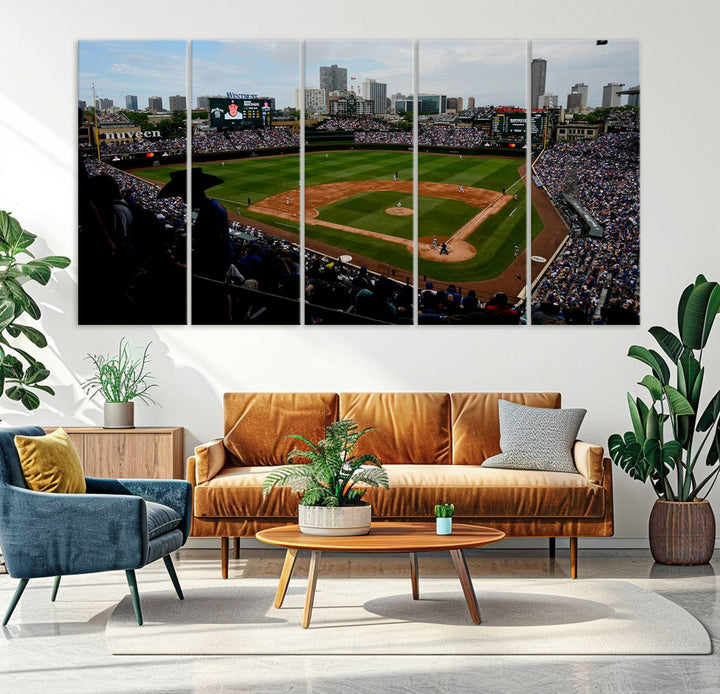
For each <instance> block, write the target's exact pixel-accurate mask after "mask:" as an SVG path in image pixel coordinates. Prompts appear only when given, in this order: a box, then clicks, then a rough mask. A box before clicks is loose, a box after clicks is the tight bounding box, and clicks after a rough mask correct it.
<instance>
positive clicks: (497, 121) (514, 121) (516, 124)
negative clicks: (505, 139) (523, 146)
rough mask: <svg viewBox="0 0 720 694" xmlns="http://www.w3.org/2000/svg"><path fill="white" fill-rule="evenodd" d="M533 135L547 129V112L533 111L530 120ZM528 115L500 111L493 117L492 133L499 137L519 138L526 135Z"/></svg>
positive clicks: (519, 111) (522, 112) (520, 112)
mask: <svg viewBox="0 0 720 694" xmlns="http://www.w3.org/2000/svg"><path fill="white" fill-rule="evenodd" d="M530 123H531V132H532V134H533V135H536V134H538V133H542V132H543V131H544V129H545V111H533V113H532V117H531V119H530ZM526 124H527V114H526V112H525V111H521V110H519V109H518V110H517V111H515V110H513V111H504V112H501V111H498V112H496V113H495V115H493V119H492V133H493V135H498V136H508V135H510V136H513V135H514V136H519V135H524V134H525V126H526Z"/></svg>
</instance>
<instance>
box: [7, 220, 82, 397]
mask: <svg viewBox="0 0 720 694" xmlns="http://www.w3.org/2000/svg"><path fill="white" fill-rule="evenodd" d="M36 238H37V237H36V236H35V234H31V233H30V232H29V231H26V230H25V229H23V228H22V227H21V226H20V223H19V222H18V221H17V219H15V218H14V217H12V216H11V215H10V214H8V213H7V212H1V211H0V397H2V395H3V394H4V395H5V396H7V397H8V398H9V399H10V400H15V401H18V402H20V403H21V404H22V405H23V406H24V407H25V408H26V409H28V410H34V409H36V408H37V407H38V406H39V405H40V398H39V396H38V392H39V393H47V394H48V395H55V392H54V390H53V389H52V388H51V387H50V386H49V385H47V384H46V383H43V381H45V380H47V378H48V377H49V376H50V371H49V370H48V369H47V368H46V367H45V365H44V364H43V363H42V362H41V361H40V360H39V359H36V358H35V357H34V356H33V355H32V354H31V353H30V352H28V351H26V350H25V349H23V347H25V345H24V344H23V341H25V342H29V343H30V344H32V345H34V346H35V347H37V348H39V349H42V348H44V347H46V346H47V339H46V338H45V335H43V333H42V332H41V331H40V330H38V329H37V328H35V327H33V326H32V325H28V324H27V323H26V322H25V320H27V318H26V317H25V314H27V317H29V318H31V319H33V320H38V319H39V318H40V307H39V306H38V305H37V303H36V302H35V300H34V299H33V298H32V297H31V296H30V294H29V293H28V291H27V287H28V285H29V284H30V283H31V282H37V283H39V284H47V283H48V282H49V281H50V276H51V274H52V269H53V268H65V267H67V266H68V265H69V264H70V259H69V258H66V257H65V256H61V255H49V256H46V257H44V258H36V257H35V256H34V255H33V254H32V253H31V252H30V250H29V247H30V246H31V245H32V243H33V241H35V239H36ZM18 340H19V342H18ZM20 345H22V346H20Z"/></svg>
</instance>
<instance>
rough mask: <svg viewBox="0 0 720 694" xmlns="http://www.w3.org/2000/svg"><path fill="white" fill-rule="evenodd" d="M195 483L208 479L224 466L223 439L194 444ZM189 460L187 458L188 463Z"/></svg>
mask: <svg viewBox="0 0 720 694" xmlns="http://www.w3.org/2000/svg"><path fill="white" fill-rule="evenodd" d="M193 457H194V458H195V483H196V484H202V483H203V482H208V481H210V480H211V479H212V478H213V477H215V475H217V474H218V472H220V470H222V469H223V468H224V467H225V458H226V456H225V444H224V443H223V439H213V440H212V441H208V442H207V443H201V444H200V445H199V446H195V455H194V456H193ZM189 464H190V460H188V465H189Z"/></svg>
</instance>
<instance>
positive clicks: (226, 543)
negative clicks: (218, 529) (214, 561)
mask: <svg viewBox="0 0 720 694" xmlns="http://www.w3.org/2000/svg"><path fill="white" fill-rule="evenodd" d="M229 554H230V538H229V537H222V538H220V565H221V571H222V577H223V578H227V577H228V563H229V561H230V557H229V556H228V555H229Z"/></svg>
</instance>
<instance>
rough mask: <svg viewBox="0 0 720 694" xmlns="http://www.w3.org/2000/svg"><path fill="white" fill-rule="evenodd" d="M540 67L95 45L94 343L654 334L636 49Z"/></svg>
mask: <svg viewBox="0 0 720 694" xmlns="http://www.w3.org/2000/svg"><path fill="white" fill-rule="evenodd" d="M530 45H531V58H530V59H528V52H529V46H528V42H527V41H525V40H508V41H501V40H483V39H475V40H457V41H455V40H432V39H423V40H420V41H417V42H413V41H409V40H404V41H403V40H398V41H392V40H317V39H314V40H307V41H305V42H298V41H290V40H283V41H271V40H257V39H238V40H236V41H193V42H185V41H82V42H80V43H79V161H80V163H79V182H78V190H79V271H78V272H79V292H78V315H79V321H80V323H81V324H125V325H132V324H185V323H186V322H188V321H189V322H190V323H192V324H205V325H208V324H216V325H221V324H231V325H245V326H250V325H263V324H264V325H268V324H276V325H301V324H304V325H308V326H320V325H337V324H347V325H352V324H358V325H406V326H411V325H422V326H428V325H475V326H479V325H482V326H490V325H508V324H510V325H518V326H520V325H527V324H530V323H531V324H532V325H536V324H537V325H540V324H551V325H567V324H585V325H611V324H618V323H625V324H633V323H635V324H636V323H639V317H640V297H639V272H638V266H639V223H640V216H639V120H640V119H639V102H640V86H639V85H640V80H639V59H638V56H639V46H638V43H637V42H635V41H614V40H592V41H589V40H588V41H581V40H572V41H570V40H567V41H565V40H555V41H534V42H532V43H531V44H530ZM188 51H189V52H190V55H191V57H192V59H191V61H190V69H191V75H190V80H189V81H190V84H191V85H192V89H191V90H190V93H189V94H188V93H187V92H188V89H187V84H188V75H187V65H188ZM415 56H417V59H415ZM414 84H417V85H418V86H417V93H414V91H415V89H414V87H413V85H414ZM528 93H529V94H530V98H531V103H530V104H528V103H527V96H526V95H527V94H528ZM565 95H566V98H565ZM188 133H189V134H190V138H189V141H188ZM414 133H417V140H415V139H414ZM528 138H530V144H531V147H530V149H529V150H528V146H527V145H528ZM188 149H189V150H190V151H189V152H188ZM301 152H302V156H301ZM415 152H417V154H415ZM188 159H189V160H190V161H191V167H190V170H189V171H188V167H187V162H188ZM415 171H417V180H415V178H414V172H415ZM188 208H190V213H189V214H188ZM528 210H529V211H530V214H529V215H528ZM188 217H189V218H188ZM188 225H189V228H188ZM188 231H189V232H190V238H189V239H188V234H187V232H188ZM528 243H529V244H530V247H529V248H528V247H527V246H528ZM415 268H417V273H416V272H415ZM188 299H189V301H190V303H189V305H188ZM188 309H189V310H188ZM310 329H312V328H310Z"/></svg>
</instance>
